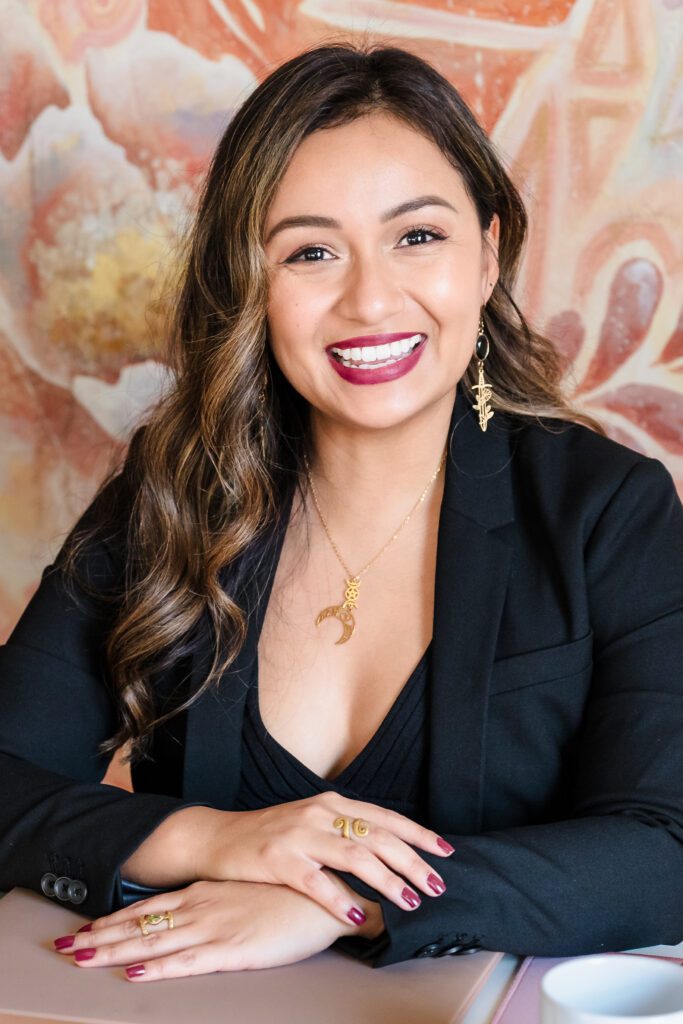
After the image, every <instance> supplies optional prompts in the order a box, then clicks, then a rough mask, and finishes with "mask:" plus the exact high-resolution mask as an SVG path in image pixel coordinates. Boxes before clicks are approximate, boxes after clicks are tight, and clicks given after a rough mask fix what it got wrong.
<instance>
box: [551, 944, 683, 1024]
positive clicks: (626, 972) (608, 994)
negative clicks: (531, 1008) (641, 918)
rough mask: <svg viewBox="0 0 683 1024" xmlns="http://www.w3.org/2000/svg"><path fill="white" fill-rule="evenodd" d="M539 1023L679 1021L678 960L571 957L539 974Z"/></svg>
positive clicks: (681, 977) (682, 979)
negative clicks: (676, 961)
mask: <svg viewBox="0 0 683 1024" xmlns="http://www.w3.org/2000/svg"><path fill="white" fill-rule="evenodd" d="M541 1024H683V965H680V964H672V963H665V962H664V961H663V960H657V959H656V958H654V957H649V956H634V955H628V956H619V955H618V954H612V953H610V954H607V955H601V956H586V957H577V958H576V959H572V960H568V961H567V962H566V963H563V964H557V966H556V967H551V969H550V970H549V971H548V972H547V973H546V974H544V976H543V978H542V979H541Z"/></svg>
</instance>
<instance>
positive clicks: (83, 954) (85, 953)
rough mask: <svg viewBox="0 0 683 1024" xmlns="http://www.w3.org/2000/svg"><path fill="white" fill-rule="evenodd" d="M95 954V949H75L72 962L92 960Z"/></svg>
mask: <svg viewBox="0 0 683 1024" xmlns="http://www.w3.org/2000/svg"><path fill="white" fill-rule="evenodd" d="M96 952H97V950H96V949H77V950H76V952H75V953H74V960H79V961H80V960H92V958H93V957H94V955H95V953H96Z"/></svg>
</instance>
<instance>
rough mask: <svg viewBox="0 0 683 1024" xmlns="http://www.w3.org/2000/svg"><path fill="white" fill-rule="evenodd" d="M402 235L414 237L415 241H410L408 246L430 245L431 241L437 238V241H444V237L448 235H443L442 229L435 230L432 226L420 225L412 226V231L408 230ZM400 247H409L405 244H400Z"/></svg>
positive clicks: (403, 236)
mask: <svg viewBox="0 0 683 1024" xmlns="http://www.w3.org/2000/svg"><path fill="white" fill-rule="evenodd" d="M427 236H429V237H427ZM401 237H402V238H410V239H413V241H410V242H408V246H414V245H428V244H429V242H431V241H433V240H434V239H436V241H443V239H444V238H445V237H446V236H445V235H442V234H441V232H440V231H434V230H433V229H432V228H426V227H423V226H420V227H415V228H411V229H410V231H406V233H405V234H404V235H402V236H401ZM400 248H402V249H405V248H407V247H406V246H405V245H403V246H400Z"/></svg>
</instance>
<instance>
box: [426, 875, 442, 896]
mask: <svg viewBox="0 0 683 1024" xmlns="http://www.w3.org/2000/svg"><path fill="white" fill-rule="evenodd" d="M427 885H428V886H429V888H430V889H433V890H434V892H435V893H436V895H437V896H440V895H441V893H442V892H445V891H446V883H445V882H444V880H443V878H439V876H438V875H427Z"/></svg>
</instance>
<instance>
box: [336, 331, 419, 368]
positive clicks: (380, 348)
mask: <svg viewBox="0 0 683 1024" xmlns="http://www.w3.org/2000/svg"><path fill="white" fill-rule="evenodd" d="M421 341H424V335H423V334H413V335H411V336H410V337H408V338H402V339H401V340H400V341H391V342H385V343H384V344H382V345H363V346H362V348H360V347H359V348H335V347H332V348H331V349H330V352H331V353H332V355H333V356H334V358H335V359H336V360H337V362H339V363H341V365H342V366H348V367H352V368H353V369H356V370H378V369H380V368H381V367H383V366H392V365H393V364H394V363H400V362H401V361H402V360H403V359H406V358H407V357H408V356H409V355H410V353H411V352H412V351H413V349H414V348H415V347H416V346H417V345H419V344H420V342H421Z"/></svg>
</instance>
